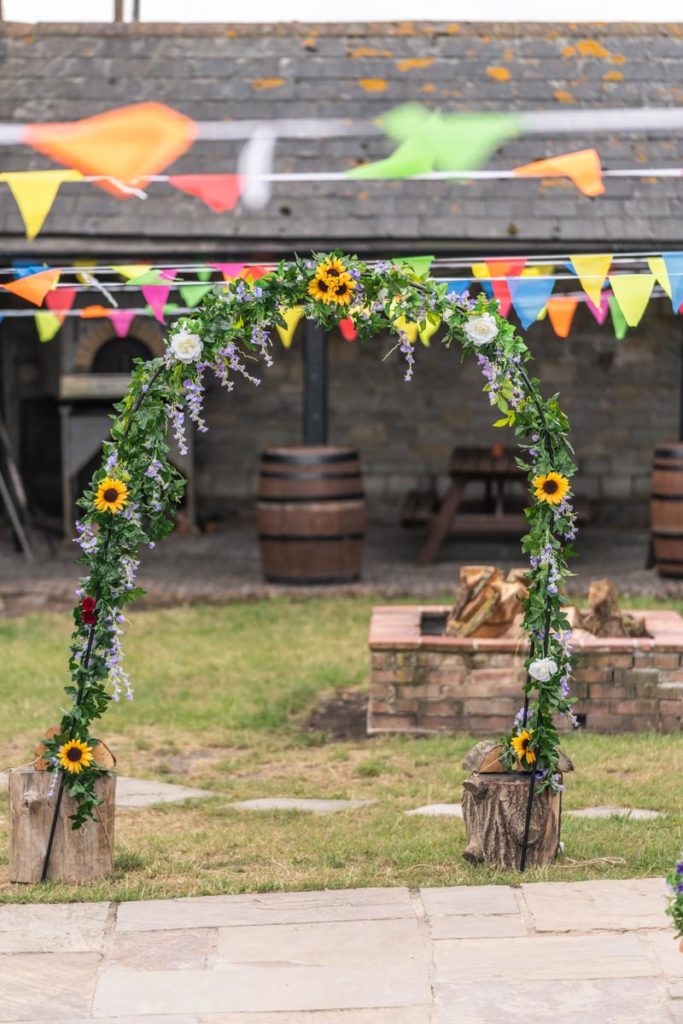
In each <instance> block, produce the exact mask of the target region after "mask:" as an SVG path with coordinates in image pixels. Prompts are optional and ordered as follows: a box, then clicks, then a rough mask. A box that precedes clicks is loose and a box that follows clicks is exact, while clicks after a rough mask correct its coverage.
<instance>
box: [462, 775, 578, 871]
mask: <svg viewBox="0 0 683 1024" xmlns="http://www.w3.org/2000/svg"><path fill="white" fill-rule="evenodd" d="M529 781H530V780H529V775H528V774H526V773H522V772H505V773H496V774H485V773H481V774H480V773H479V772H474V773H473V774H472V775H471V776H470V777H469V779H467V780H466V781H465V783H464V793H463V798H462V812H463V818H464V819H465V828H466V829H467V848H466V849H465V852H464V853H463V857H464V858H465V860H467V861H470V862H471V863H473V864H491V865H493V866H494V867H497V868H505V869H507V870H512V871H518V870H519V866H520V861H521V856H522V843H523V841H524V825H525V822H526V809H527V800H528V797H529ZM560 813H561V795H560V794H559V793H554V792H553V791H552V790H551V789H546V790H544V791H543V792H542V793H538V792H535V793H534V799H533V804H532V811H531V824H530V827H529V844H528V847H527V856H526V866H527V867H530V868H531V867H545V866H546V865H547V864H550V863H551V861H553V860H554V858H555V857H556V856H557V852H558V850H559V846H560Z"/></svg>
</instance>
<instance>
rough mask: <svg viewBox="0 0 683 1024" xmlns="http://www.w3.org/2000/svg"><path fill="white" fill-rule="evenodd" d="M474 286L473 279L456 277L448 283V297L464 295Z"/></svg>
mask: <svg viewBox="0 0 683 1024" xmlns="http://www.w3.org/2000/svg"><path fill="white" fill-rule="evenodd" d="M471 284H472V278H471V277H455V278H453V279H452V280H451V281H449V282H448V288H447V290H446V294H447V295H462V293H463V292H466V291H467V290H468V289H469V287H470V285H471Z"/></svg>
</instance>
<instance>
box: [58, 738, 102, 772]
mask: <svg viewBox="0 0 683 1024" xmlns="http://www.w3.org/2000/svg"><path fill="white" fill-rule="evenodd" d="M57 760H58V761H59V763H60V765H61V766H62V768H63V769H64V771H67V772H70V773H71V774H72V775H78V773H79V772H82V771H83V769H84V768H89V767H90V765H91V764H92V763H93V760H94V758H93V752H92V747H89V746H88V744H87V743H83V742H82V741H81V740H67V742H66V743H63V744H62V746H61V747H60V748H59V750H58V751H57Z"/></svg>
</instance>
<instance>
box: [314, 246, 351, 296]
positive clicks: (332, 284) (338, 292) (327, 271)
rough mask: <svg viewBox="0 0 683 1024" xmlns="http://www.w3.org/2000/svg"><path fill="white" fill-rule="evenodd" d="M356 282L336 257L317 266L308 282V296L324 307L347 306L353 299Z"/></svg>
mask: <svg viewBox="0 0 683 1024" xmlns="http://www.w3.org/2000/svg"><path fill="white" fill-rule="evenodd" d="M355 288H356V282H355V281H354V279H353V278H352V277H351V274H350V273H349V272H348V270H347V269H346V266H345V264H344V263H342V261H341V260H340V259H337V257H336V256H335V257H331V258H329V259H326V260H324V261H323V262H322V263H320V264H318V267H317V268H316V272H315V276H314V277H313V278H312V280H311V281H310V282H309V285H308V294H309V295H310V296H311V298H313V299H316V300H317V301H318V302H324V303H325V305H327V306H330V305H338V306H348V305H349V304H350V302H351V300H352V299H353V293H354V290H355Z"/></svg>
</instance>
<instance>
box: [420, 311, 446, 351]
mask: <svg viewBox="0 0 683 1024" xmlns="http://www.w3.org/2000/svg"><path fill="white" fill-rule="evenodd" d="M439 327H441V317H438V318H437V320H436V322H433V321H432V320H427V323H426V324H425V326H424V327H423V328H422V329H421V330H420V341H421V342H422V344H423V345H424V346H425V348H429V346H430V344H431V339H432V337H433V335H435V334H436V332H437V331H438V329H439Z"/></svg>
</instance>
